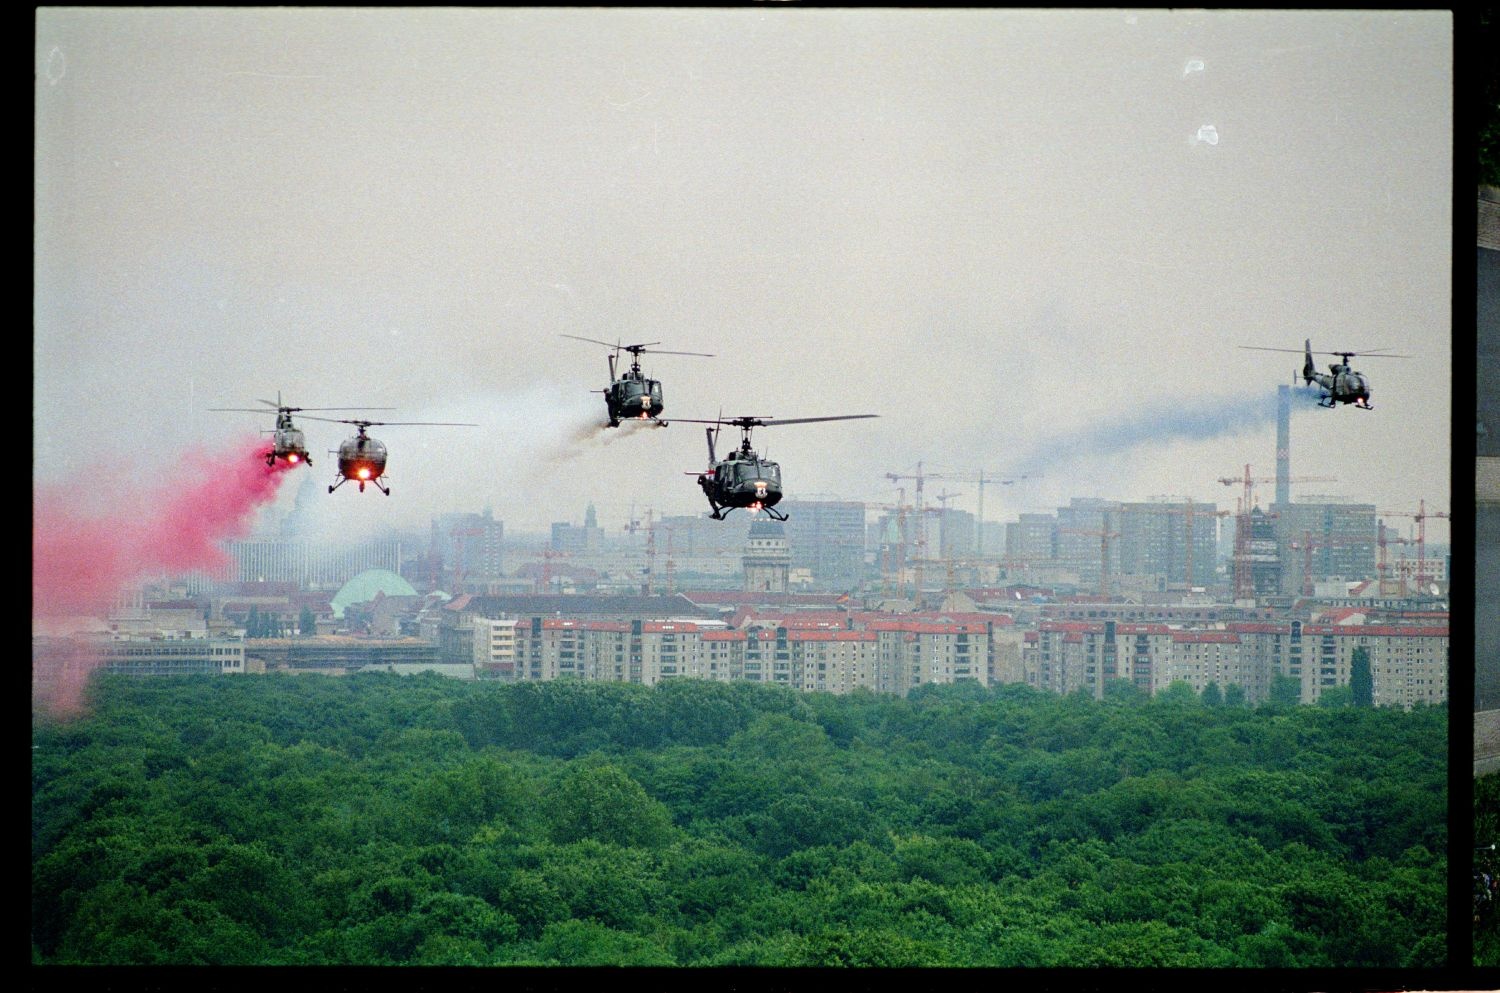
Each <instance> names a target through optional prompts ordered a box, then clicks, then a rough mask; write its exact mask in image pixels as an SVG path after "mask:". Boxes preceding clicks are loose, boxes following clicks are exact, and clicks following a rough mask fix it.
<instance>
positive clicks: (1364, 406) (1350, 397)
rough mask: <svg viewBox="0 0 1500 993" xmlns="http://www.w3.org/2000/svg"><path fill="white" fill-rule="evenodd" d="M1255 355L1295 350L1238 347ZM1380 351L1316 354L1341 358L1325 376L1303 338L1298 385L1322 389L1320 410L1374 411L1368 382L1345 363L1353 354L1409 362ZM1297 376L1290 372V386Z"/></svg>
mask: <svg viewBox="0 0 1500 993" xmlns="http://www.w3.org/2000/svg"><path fill="white" fill-rule="evenodd" d="M1240 347H1241V348H1248V349H1251V350H1253V351H1257V352H1291V353H1292V354H1294V355H1295V354H1296V353H1297V350H1296V349H1295V348H1258V347H1256V346H1254V345H1241V346H1240ZM1384 351H1385V349H1384V348H1376V349H1372V350H1370V351H1368V352H1319V353H1318V354H1319V355H1337V356H1338V357H1339V358H1341V359H1343V361H1342V362H1332V363H1329V366H1328V371H1329V375H1326V376H1325V375H1323V374H1322V373H1320V372H1318V367H1317V366H1316V365H1314V364H1313V350H1312V339H1310V338H1309V339H1303V344H1302V354H1303V356H1304V361H1303V364H1302V382H1303V384H1304V385H1306V384H1308V383H1317V384H1318V385H1319V386H1321V387H1322V388H1323V390H1324V393H1323V396H1322V397H1321V398H1320V399H1319V400H1318V406H1320V407H1335V406H1337V405H1338V404H1341V403H1348V404H1353V405H1354V406H1356V407H1358V408H1360V409H1361V410H1374V409H1375V408H1374V407H1373V406H1371V405H1370V394H1371V392H1373V391H1372V390H1371V389H1370V380H1369V379H1368V378H1366V377H1365V374H1364V373H1362V372H1356V371H1355V370H1354V367H1353V366H1351V365H1350V364H1349V360H1350V359H1352V358H1354V357H1355V356H1356V355H1363V356H1364V357H1365V358H1367V359H1409V358H1411V356H1410V355H1382V354H1379V353H1381V352H1384ZM1296 381H1297V374H1296V373H1295V372H1294V373H1292V383H1293V384H1294V385H1295V384H1296Z"/></svg>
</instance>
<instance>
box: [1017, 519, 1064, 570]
mask: <svg viewBox="0 0 1500 993" xmlns="http://www.w3.org/2000/svg"><path fill="white" fill-rule="evenodd" d="M1005 557H1006V558H1008V559H1012V560H1015V561H1018V562H1050V561H1052V560H1053V559H1055V558H1057V517H1056V516H1054V515H1052V514H1022V515H1021V516H1020V518H1019V519H1017V520H1015V521H1011V522H1010V523H1008V524H1006V526H1005Z"/></svg>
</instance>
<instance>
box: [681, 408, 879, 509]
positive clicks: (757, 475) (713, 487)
mask: <svg viewBox="0 0 1500 993" xmlns="http://www.w3.org/2000/svg"><path fill="white" fill-rule="evenodd" d="M879 416H880V415H879V414H841V415H838V416H836V417H788V418H784V419H782V420H776V419H775V418H772V417H719V418H718V419H717V420H712V421H703V420H695V419H694V418H691V417H683V418H679V420H683V421H686V422H687V423H689V424H712V425H713V427H710V428H704V429H703V430H704V433H705V434H706V435H707V436H708V463H709V464H708V470H707V471H706V472H701V473H688V475H690V476H691V475H696V476H697V477H698V485H699V486H700V487H702V488H703V495H704V496H706V497H708V505H709V506H710V507H712V508H713V513H712V514H710V515H709V516H711V517H712V518H713V519H714V520H716V521H722V520H723V519H724V518H725V517H726V516H728V514H729V512H730V511H731V510H734V509H735V508H737V507H742V508H744V509H745V510H748V511H750V512H751V513H755V512H757V511H761V510H764V511H765V512H766V514H767V515H769V516H770V517H771V518H773V519H774V520H778V521H784V520H786V515H785V514H783V513H781V512H780V511H777V510H774V509H773V508H774V507H775V506H776V504H777V503H779V502H780V501H781V466H779V465H777V464H776V463H775V462H772V461H771V460H770V459H763V458H761V457H760V456H759V455H756V454H755V451H754V450H753V449H752V448H751V447H750V429H751V428H755V427H777V426H779V425H782V424H811V423H812V422H814V421H853V420H858V419H860V418H863V417H879ZM725 424H733V425H734V426H735V427H737V428H739V429H740V447H739V448H737V449H735V450H734V451H732V452H730V453H729V454H728V455H726V456H725V457H724V458H723V459H719V458H717V457H715V455H714V441H715V440H716V439H717V438H718V436H719V429H720V428H722V427H723V426H724V425H725Z"/></svg>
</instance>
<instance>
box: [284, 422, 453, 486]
mask: <svg viewBox="0 0 1500 993" xmlns="http://www.w3.org/2000/svg"><path fill="white" fill-rule="evenodd" d="M380 409H385V410H388V409H390V408H380ZM308 419H309V420H313V421H329V422H332V423H335V424H353V425H354V427H355V434H354V436H353V437H352V438H346V439H344V442H343V444H341V445H339V450H338V460H339V469H338V476H337V478H336V479H335V480H334V482H333V484H332V485H330V486H329V487H328V492H329V493H332V492H333V491H334V490H336V489H338V488H339V487H340V486H343V485H344V484H345V483H349V482H354V483H358V484H359V491H360V492H361V493H363V492H364V491H365V484H366V483H370V484H373V485H374V487H375V488H376V489H377V490H379V491H380V492H382V493H384V494H385V495H386V496H390V495H391V487H390V484H389V483H387V482H386V481H385V464H386V460H387V457H388V454H389V453H388V452H387V451H386V447H385V444H384V443H383V442H382V441H380V439H378V438H373V437H371V436H370V434H369V431H368V429H369V428H372V427H386V426H395V425H423V426H427V427H464V428H473V427H478V426H479V425H477V424H474V423H471V422H466V421H368V420H365V419H363V418H343V417H310V418H308ZM329 454H333V453H332V452H330V453H329Z"/></svg>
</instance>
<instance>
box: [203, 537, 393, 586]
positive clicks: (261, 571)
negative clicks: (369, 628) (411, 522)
mask: <svg viewBox="0 0 1500 993" xmlns="http://www.w3.org/2000/svg"><path fill="white" fill-rule="evenodd" d="M227 551H228V552H229V557H230V559H231V560H232V561H233V563H234V565H233V568H232V571H231V575H230V576H228V577H225V578H232V579H233V581H235V582H240V583H295V584H296V585H297V587H298V588H299V589H307V590H327V589H338V588H339V587H340V586H343V585H344V584H345V583H347V582H348V581H349V580H351V579H353V578H354V577H355V576H357V575H359V574H360V573H362V572H365V571H366V570H369V569H385V570H387V571H390V572H394V573H396V574H397V575H400V574H401V540H400V539H399V538H371V539H368V540H366V541H361V542H355V543H352V544H339V545H332V544H326V543H323V542H316V541H310V540H307V539H305V538H245V539H242V540H240V541H232V542H230V543H229V544H228V547H227Z"/></svg>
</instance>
